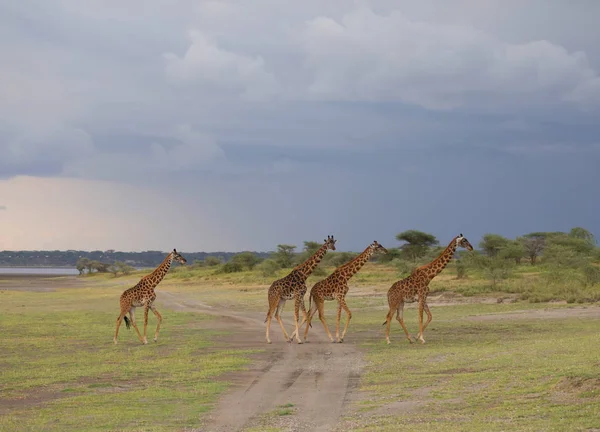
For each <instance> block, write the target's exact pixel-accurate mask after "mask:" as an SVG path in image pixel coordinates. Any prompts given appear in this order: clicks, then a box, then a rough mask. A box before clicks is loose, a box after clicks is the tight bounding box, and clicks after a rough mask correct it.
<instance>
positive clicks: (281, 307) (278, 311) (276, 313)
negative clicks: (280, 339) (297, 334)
mask: <svg viewBox="0 0 600 432" xmlns="http://www.w3.org/2000/svg"><path fill="white" fill-rule="evenodd" d="M283 306H285V300H284V299H281V300H279V304H278V305H277V309H276V310H275V319H276V320H277V322H278V323H279V326H280V327H281V331H282V332H283V336H284V337H285V340H290V337H289V336H288V334H287V332H286V331H285V326H284V325H283V321H282V320H281V316H280V315H279V313H280V312H283Z"/></svg>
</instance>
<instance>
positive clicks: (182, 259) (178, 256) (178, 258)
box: [171, 249, 187, 264]
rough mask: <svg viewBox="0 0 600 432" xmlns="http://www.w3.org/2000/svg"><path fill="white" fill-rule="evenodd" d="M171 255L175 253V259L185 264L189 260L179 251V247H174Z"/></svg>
mask: <svg viewBox="0 0 600 432" xmlns="http://www.w3.org/2000/svg"><path fill="white" fill-rule="evenodd" d="M171 255H173V261H177V262H178V263H179V264H185V263H186V262H187V260H186V259H185V258H184V257H183V256H181V254H180V253H179V252H177V249H173V252H171Z"/></svg>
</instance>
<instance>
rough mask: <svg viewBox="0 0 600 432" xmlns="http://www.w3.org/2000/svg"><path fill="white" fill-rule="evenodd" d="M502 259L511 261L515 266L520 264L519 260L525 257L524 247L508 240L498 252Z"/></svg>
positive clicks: (519, 243)
mask: <svg viewBox="0 0 600 432" xmlns="http://www.w3.org/2000/svg"><path fill="white" fill-rule="evenodd" d="M499 255H500V256H501V257H502V258H506V259H513V260H515V264H517V265H518V264H521V259H523V257H524V256H525V247H524V246H523V243H521V242H519V241H515V240H512V241H511V240H509V242H508V244H507V245H506V246H505V247H504V248H503V249H502V250H501V251H500V254H499Z"/></svg>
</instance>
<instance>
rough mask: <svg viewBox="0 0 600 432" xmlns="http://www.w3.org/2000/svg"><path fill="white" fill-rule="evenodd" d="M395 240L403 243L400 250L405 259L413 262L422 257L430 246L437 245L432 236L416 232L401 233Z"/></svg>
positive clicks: (435, 239)
mask: <svg viewBox="0 0 600 432" xmlns="http://www.w3.org/2000/svg"><path fill="white" fill-rule="evenodd" d="M396 240H398V241H403V242H405V244H403V245H401V246H400V249H401V250H402V253H403V254H404V255H406V257H408V258H409V259H411V260H413V261H416V260H417V258H420V257H422V256H424V255H425V254H426V253H427V252H428V251H429V248H431V247H432V246H435V245H437V244H439V242H438V240H437V238H436V237H435V236H434V235H433V234H429V233H426V232H423V231H418V230H407V231H403V232H401V233H400V234H397V235H396Z"/></svg>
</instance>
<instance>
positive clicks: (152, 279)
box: [114, 249, 187, 344]
mask: <svg viewBox="0 0 600 432" xmlns="http://www.w3.org/2000/svg"><path fill="white" fill-rule="evenodd" d="M173 261H177V262H179V263H180V264H185V263H186V262H187V261H186V259H185V258H184V257H183V256H182V255H181V254H180V253H179V252H177V250H176V249H173V251H172V252H171V253H169V254H168V255H167V256H166V258H165V259H164V260H163V262H162V263H160V265H159V266H158V267H157V268H156V269H155V270H154V271H153V272H152V273H150V274H149V275H146V276H144V277H142V278H141V279H140V281H139V282H138V283H137V284H136V285H135V286H133V287H132V288H129V289H126V290H125V291H123V293H122V294H121V297H120V299H119V304H120V308H121V313H120V314H119V317H118V318H117V324H116V329H115V336H114V343H117V336H118V335H119V327H120V326H121V321H122V320H125V325H126V326H127V328H129V325H130V321H129V320H128V319H127V316H126V315H127V314H128V313H129V315H130V318H131V325H133V328H134V329H135V331H136V333H137V335H138V337H139V338H140V341H141V342H142V343H144V344H145V343H147V340H146V329H147V325H148V311H149V310H152V313H154V315H156V317H157V318H158V325H157V327H156V333H155V335H154V341H155V342H156V340H157V339H158V331H159V329H160V323H161V321H162V317H161V315H160V313H159V312H158V311H157V310H156V307H155V306H154V300H156V293H155V292H154V288H156V286H157V285H158V284H159V283H160V282H161V281H162V279H163V278H164V277H165V275H166V274H167V273H168V271H169V269H170V268H171V264H172V263H173ZM136 307H144V337H143V338H142V335H141V334H140V331H139V330H138V328H137V324H136V321H135V308H136Z"/></svg>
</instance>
